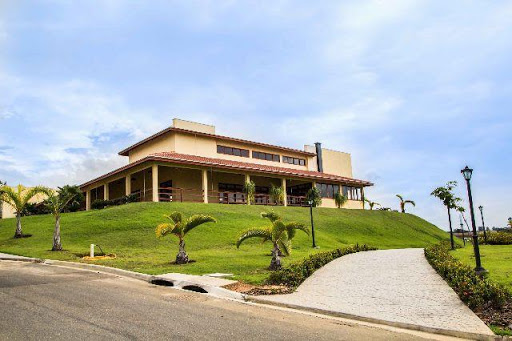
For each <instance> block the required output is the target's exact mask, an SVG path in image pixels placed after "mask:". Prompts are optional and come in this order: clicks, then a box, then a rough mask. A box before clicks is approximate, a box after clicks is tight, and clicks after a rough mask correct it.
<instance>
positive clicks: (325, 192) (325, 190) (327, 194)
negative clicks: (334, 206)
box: [316, 183, 340, 198]
mask: <svg viewBox="0 0 512 341" xmlns="http://www.w3.org/2000/svg"><path fill="white" fill-rule="evenodd" d="M316 188H318V190H319V191H320V196H321V197H322V198H334V194H335V193H338V191H339V190H340V186H339V185H333V184H319V183H317V184H316Z"/></svg>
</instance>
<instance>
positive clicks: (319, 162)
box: [315, 142, 324, 173]
mask: <svg viewBox="0 0 512 341" xmlns="http://www.w3.org/2000/svg"><path fill="white" fill-rule="evenodd" d="M315 147H316V164H317V166H318V171H319V172H320V173H323V172H324V164H323V160H322V144H321V143H320V142H315Z"/></svg>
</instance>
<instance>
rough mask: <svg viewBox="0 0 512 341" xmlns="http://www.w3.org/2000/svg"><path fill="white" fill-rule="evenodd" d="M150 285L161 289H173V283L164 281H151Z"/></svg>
mask: <svg viewBox="0 0 512 341" xmlns="http://www.w3.org/2000/svg"><path fill="white" fill-rule="evenodd" d="M151 284H154V285H160V286H163V287H173V286H174V283H173V282H171V281H167V280H165V279H153V280H151Z"/></svg>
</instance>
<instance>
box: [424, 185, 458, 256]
mask: <svg viewBox="0 0 512 341" xmlns="http://www.w3.org/2000/svg"><path fill="white" fill-rule="evenodd" d="M455 187H457V181H448V182H447V183H446V185H445V186H441V187H437V188H436V189H434V190H433V191H432V193H430V195H432V196H434V197H436V198H438V199H439V200H441V201H442V202H443V205H444V206H446V210H447V211H448V224H449V227H450V243H451V247H452V250H453V249H455V242H454V240H453V229H452V216H451V213H450V210H452V209H454V210H457V211H459V212H462V210H461V208H460V206H459V202H461V201H462V199H461V198H458V197H456V196H455V194H453V190H454V189H455Z"/></svg>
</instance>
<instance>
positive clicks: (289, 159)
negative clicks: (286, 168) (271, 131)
mask: <svg viewBox="0 0 512 341" xmlns="http://www.w3.org/2000/svg"><path fill="white" fill-rule="evenodd" d="M283 162H284V163H289V164H292V165H298V166H305V165H306V160H305V159H298V158H296V157H291V156H283Z"/></svg>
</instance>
